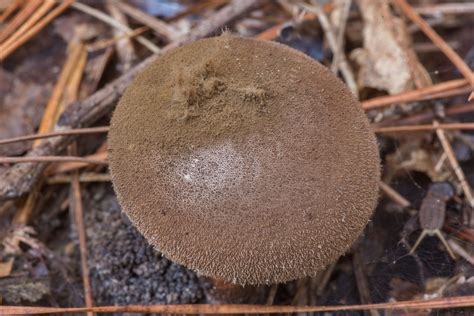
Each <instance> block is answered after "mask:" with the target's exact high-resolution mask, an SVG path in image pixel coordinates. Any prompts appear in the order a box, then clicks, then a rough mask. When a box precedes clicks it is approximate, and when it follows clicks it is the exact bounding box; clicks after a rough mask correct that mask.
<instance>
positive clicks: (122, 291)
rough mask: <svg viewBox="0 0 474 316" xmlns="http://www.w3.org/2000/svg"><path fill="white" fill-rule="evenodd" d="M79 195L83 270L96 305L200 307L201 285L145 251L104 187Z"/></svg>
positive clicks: (184, 271) (154, 253)
mask: <svg viewBox="0 0 474 316" xmlns="http://www.w3.org/2000/svg"><path fill="white" fill-rule="evenodd" d="M86 192H89V194H87V193H86ZM84 193H86V194H85V195H84V197H85V198H84V200H85V201H86V204H85V209H87V212H86V213H85V225H86V227H87V238H88V239H87V240H88V250H89V251H88V253H89V267H90V276H91V281H92V287H93V291H94V297H95V298H96V304H98V305H127V304H178V303H183V304H187V303H198V302H201V301H203V299H204V295H203V289H202V287H201V285H202V284H201V283H202V282H201V281H200V280H199V279H198V278H197V276H196V275H195V274H194V273H193V272H192V271H189V270H187V269H185V268H183V267H182V266H179V265H177V264H175V263H173V262H171V261H169V260H168V259H166V258H165V257H163V256H162V255H161V254H160V253H159V252H158V251H156V250H154V249H153V248H152V247H151V246H149V245H148V243H147V242H146V241H145V240H144V238H143V237H142V236H141V235H140V233H138V231H137V230H136V229H135V228H134V227H133V225H131V224H130V222H129V220H128V218H127V217H126V216H125V214H123V213H122V212H121V210H120V207H119V205H118V203H117V200H116V198H115V195H114V194H113V191H112V188H111V186H110V185H94V186H92V187H91V188H90V190H88V191H84Z"/></svg>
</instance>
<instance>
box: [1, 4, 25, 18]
mask: <svg viewBox="0 0 474 316" xmlns="http://www.w3.org/2000/svg"><path fill="white" fill-rule="evenodd" d="M22 5H23V0H13V1H12V2H11V3H10V4H8V6H7V7H6V9H5V10H4V11H3V12H2V14H0V23H3V21H5V20H6V19H8V18H9V17H10V15H12V14H13V12H15V11H16V10H17V9H19V8H20V7H21V6H22Z"/></svg>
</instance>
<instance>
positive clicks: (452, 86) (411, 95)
mask: <svg viewBox="0 0 474 316" xmlns="http://www.w3.org/2000/svg"><path fill="white" fill-rule="evenodd" d="M468 84H469V82H468V81H467V80H466V79H454V80H450V81H446V82H442V83H438V84H434V85H431V86H429V87H426V88H420V89H417V90H411V91H407V92H402V93H399V94H393V95H387V96H383V97H377V98H373V99H370V100H366V101H362V102H361V104H362V108H363V109H364V110H372V109H376V108H380V107H384V106H388V105H391V104H394V103H403V102H414V101H420V100H424V99H433V98H434V97H435V96H437V95H438V94H439V93H445V92H447V91H451V90H456V89H459V88H465V87H467V86H468Z"/></svg>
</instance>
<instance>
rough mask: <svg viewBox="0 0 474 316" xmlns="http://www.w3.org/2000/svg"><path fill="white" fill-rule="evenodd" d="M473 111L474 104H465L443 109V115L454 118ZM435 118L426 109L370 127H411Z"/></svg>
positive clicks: (431, 112)
mask: <svg viewBox="0 0 474 316" xmlns="http://www.w3.org/2000/svg"><path fill="white" fill-rule="evenodd" d="M472 111H474V103H466V104H459V105H453V106H450V107H448V108H447V109H445V114H446V115H447V116H455V115H459V114H464V113H468V112H472ZM435 117H436V115H435V113H434V112H433V110H432V109H426V110H424V111H422V112H419V113H416V114H413V115H410V116H407V117H401V118H395V119H387V120H383V121H380V122H377V123H372V127H374V128H378V127H389V126H394V125H405V126H407V125H413V124H418V123H420V122H426V121H429V122H432V121H433V119H434V118H435Z"/></svg>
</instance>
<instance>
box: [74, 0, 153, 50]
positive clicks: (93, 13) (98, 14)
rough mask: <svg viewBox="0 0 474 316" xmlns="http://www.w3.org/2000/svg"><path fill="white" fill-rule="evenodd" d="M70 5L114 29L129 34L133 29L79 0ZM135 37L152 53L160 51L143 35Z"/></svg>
mask: <svg viewBox="0 0 474 316" xmlns="http://www.w3.org/2000/svg"><path fill="white" fill-rule="evenodd" d="M72 7H73V8H74V9H77V10H79V11H82V12H84V13H86V14H89V15H90V16H93V17H95V18H96V19H98V20H101V21H102V22H104V23H107V24H109V25H110V26H112V27H115V28H116V29H118V30H120V31H122V32H125V33H127V34H130V33H131V32H133V30H132V29H131V28H129V27H128V26H126V25H123V24H122V23H120V22H119V21H117V20H115V19H113V18H112V17H111V16H109V15H107V14H105V13H104V12H102V11H99V10H97V9H94V8H92V7H89V6H88V5H85V4H83V3H80V2H76V3H74V4H73V5H72ZM136 39H137V42H139V43H140V44H142V45H143V46H145V47H146V48H148V49H149V50H150V51H151V52H153V53H154V54H156V53H158V52H160V48H159V47H158V46H156V45H155V44H153V43H152V42H151V41H150V40H148V39H147V38H145V37H143V36H137V38H136Z"/></svg>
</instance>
